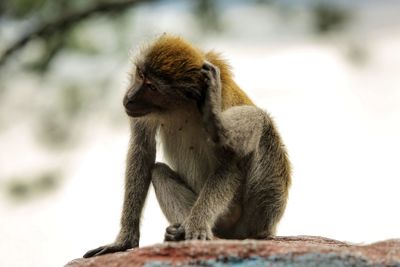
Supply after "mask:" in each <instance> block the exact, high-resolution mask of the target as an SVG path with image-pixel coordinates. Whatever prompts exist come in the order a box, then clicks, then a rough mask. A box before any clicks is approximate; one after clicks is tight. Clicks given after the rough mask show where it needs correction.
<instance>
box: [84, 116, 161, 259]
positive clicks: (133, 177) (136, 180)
mask: <svg viewBox="0 0 400 267" xmlns="http://www.w3.org/2000/svg"><path fill="white" fill-rule="evenodd" d="M155 130H156V129H155V125H150V124H149V123H148V122H147V123H145V122H144V121H141V120H134V119H131V140H130V145H129V151H128V156H127V162H126V173H125V195H124V204H123V209H122V216H121V229H120V232H119V234H118V236H117V239H116V241H115V242H114V243H112V244H109V245H106V246H101V247H98V248H96V249H93V250H90V251H88V252H87V253H86V254H85V255H84V256H83V257H84V258H88V257H92V256H98V255H102V254H107V253H112V252H117V251H124V250H127V249H129V248H134V247H137V246H139V237H140V233H139V222H140V216H141V213H142V208H143V205H144V201H145V199H146V195H147V192H148V189H149V186H150V181H151V169H152V168H153V166H154V163H155V156H156V142H155Z"/></svg>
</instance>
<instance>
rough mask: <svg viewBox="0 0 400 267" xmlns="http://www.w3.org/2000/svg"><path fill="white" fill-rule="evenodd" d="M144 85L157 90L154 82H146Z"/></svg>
mask: <svg viewBox="0 0 400 267" xmlns="http://www.w3.org/2000/svg"><path fill="white" fill-rule="evenodd" d="M146 85H147V88H149V89H150V90H152V91H156V90H157V88H156V86H155V85H154V84H152V83H147V84H146Z"/></svg>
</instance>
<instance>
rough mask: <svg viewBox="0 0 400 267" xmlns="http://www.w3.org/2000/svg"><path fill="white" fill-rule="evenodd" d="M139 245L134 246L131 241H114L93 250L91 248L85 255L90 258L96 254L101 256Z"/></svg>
mask: <svg viewBox="0 0 400 267" xmlns="http://www.w3.org/2000/svg"><path fill="white" fill-rule="evenodd" d="M133 247H137V246H132V245H131V244H129V243H113V244H110V245H106V246H101V247H98V248H95V249H92V250H89V251H88V252H86V253H85V255H83V257H84V258H90V257H94V256H100V255H104V254H108V253H114V252H119V251H125V250H127V249H130V248H133Z"/></svg>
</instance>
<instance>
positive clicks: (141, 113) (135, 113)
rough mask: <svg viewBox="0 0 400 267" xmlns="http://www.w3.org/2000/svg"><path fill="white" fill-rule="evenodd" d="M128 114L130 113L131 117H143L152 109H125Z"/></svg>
mask: <svg viewBox="0 0 400 267" xmlns="http://www.w3.org/2000/svg"><path fill="white" fill-rule="evenodd" d="M125 112H126V114H128V116H129V117H134V118H137V117H143V116H144V115H147V114H149V113H150V112H151V111H150V110H135V111H134V110H129V109H125Z"/></svg>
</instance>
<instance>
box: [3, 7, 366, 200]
mask: <svg viewBox="0 0 400 267" xmlns="http://www.w3.org/2000/svg"><path fill="white" fill-rule="evenodd" d="M172 2H174V1H173V0H164V1H157V0H137V1H134V0H86V1H81V0H57V1H53V0H2V1H0V39H1V40H2V42H0V71H2V70H7V69H9V72H8V73H10V74H11V76H7V75H5V76H3V78H0V102H1V101H2V103H3V104H4V103H6V102H7V103H10V102H12V100H11V101H9V100H8V99H7V97H6V96H7V91H9V90H21V91H23V90H24V88H23V87H21V88H10V87H7V86H5V84H6V82H5V81H6V80H7V79H8V78H9V77H12V76H14V78H16V79H18V78H19V76H18V75H19V74H20V73H24V72H29V74H30V75H34V76H36V77H38V78H39V79H38V80H40V82H39V83H42V84H44V85H45V84H46V83H48V82H49V80H51V79H52V78H53V77H52V74H49V73H51V71H52V69H53V68H56V67H57V66H56V64H59V62H58V63H57V59H58V58H59V57H62V56H63V55H64V56H65V55H66V54H67V57H69V58H70V57H71V56H72V57H73V56H78V57H80V58H82V62H86V63H87V62H92V64H93V65H95V64H96V63H95V62H96V61H95V58H96V57H97V56H101V55H104V54H107V53H108V54H109V56H110V57H113V58H115V57H118V55H119V54H121V55H123V57H124V59H125V57H126V54H127V51H128V50H129V49H130V48H131V46H132V43H131V42H132V40H131V38H129V36H130V35H131V34H132V28H134V27H137V28H140V27H141V26H142V25H131V22H132V17H133V16H135V14H136V13H135V12H130V13H129V16H125V15H124V14H128V12H129V11H130V10H132V9H134V8H135V7H137V6H138V5H139V4H142V3H144V4H149V5H151V4H157V3H162V4H165V3H167V4H168V3H172ZM181 2H182V3H184V4H186V5H188V7H189V8H190V9H192V10H191V13H192V14H194V15H195V18H196V19H197V20H198V23H199V26H200V27H199V28H200V29H202V31H204V32H210V33H214V34H215V33H218V34H221V33H223V31H224V28H223V26H224V25H223V24H222V23H221V21H220V18H221V14H223V12H224V11H225V9H226V7H227V6H229V5H230V4H238V5H252V4H255V5H259V6H260V7H265V6H267V7H269V8H270V9H273V10H276V13H277V14H278V15H280V16H282V19H283V20H285V19H286V20H288V19H289V16H292V14H293V12H296V9H295V7H292V6H291V5H290V4H285V3H284V2H285V1H283V2H280V1H276V0H250V1H243V2H240V1H233V2H232V3H230V2H228V1H217V0H196V1H190V2H189V1H187V2H185V1H181ZM120 3H122V4H125V5H126V6H123V7H122V8H121V5H119V4H120ZM294 6H295V5H294ZM306 7H307V8H308V11H309V14H310V15H311V17H312V18H313V25H311V28H310V32H315V33H316V34H318V35H319V36H325V35H327V33H331V32H338V31H341V30H343V29H345V28H346V25H347V24H348V23H349V21H350V17H351V13H350V12H349V11H348V10H345V9H343V8H339V7H337V6H335V5H334V2H333V1H331V2H326V1H325V2H321V1H318V2H317V4H316V5H306ZM1 22H7V23H1ZM4 25H6V26H4ZM7 25H8V26H7ZM10 25H11V26H10ZM3 27H12V29H13V31H12V35H8V36H7V38H3V36H2V34H3V33H4V32H8V33H10V32H11V31H4V28H3ZM99 29H100V30H99ZM105 30H106V31H108V32H111V34H110V36H111V37H110V38H107V40H105V39H104V38H99V36H100V37H103V36H102V35H103V34H106V33H105V32H104V31H105ZM3 40H4V41H3ZM104 41H107V42H106V43H104ZM6 51H8V52H6ZM363 52H364V50H363V49H362V48H361V47H359V46H353V47H352V49H351V50H349V51H348V57H349V58H351V59H352V60H355V61H357V62H361V61H363V60H364V59H365V54H364V53H363ZM4 55H6V57H4ZM21 55H22V56H21ZM3 58H5V59H6V60H2V59H3ZM64 59H65V57H64ZM88 59H89V60H88ZM85 60H86V61H85ZM8 63H10V64H8ZM75 64H76V63H75ZM79 64H80V63H79ZM110 69H112V68H110ZM1 74H2V73H1V72H0V75H1ZM3 74H4V73H3ZM93 77H94V78H95V79H92V78H93ZM90 79H92V80H90ZM88 81H89V82H88ZM11 84H12V83H11ZM51 84H52V85H54V86H52V88H51V90H52V92H51V93H49V92H45V91H46V90H45V89H42V88H40V87H41V86H36V87H35V88H38V89H37V90H38V92H37V94H36V95H38V96H42V97H46V98H47V99H45V100H46V101H42V102H40V103H44V105H43V106H38V105H37V104H35V103H34V101H35V99H36V98H35V99H33V100H32V99H29V98H23V99H22V100H23V101H25V102H24V104H23V106H27V107H28V108H26V110H33V109H35V110H34V111H33V112H34V115H33V116H26V117H29V118H34V120H35V122H34V127H33V134H34V136H35V137H36V139H37V141H38V143H39V144H41V145H42V147H43V149H46V151H47V152H49V153H60V152H61V151H63V150H67V149H73V148H74V147H76V146H75V145H76V144H79V141H80V137H81V136H82V133H81V131H82V128H83V126H84V125H85V124H86V123H88V122H89V121H90V120H93V117H94V116H99V114H101V112H100V111H101V110H104V109H105V108H107V101H108V99H110V98H111V95H112V94H113V92H112V90H113V88H110V83H109V78H108V77H102V76H100V75H98V74H97V73H96V72H91V73H88V74H85V75H81V77H80V78H75V79H72V80H68V81H67V82H66V81H65V79H64V80H60V81H59V82H57V83H54V82H53V83H51ZM47 85H48V84H47ZM43 87H44V88H48V87H49V86H43ZM39 90H42V91H43V92H39ZM21 94H22V95H23V92H22V93H21ZM11 95H12V94H11ZM18 101H20V99H18ZM118 104H119V102H118ZM0 108H1V106H0ZM110 110H112V111H116V110H117V109H115V108H114V109H112V108H111V109H110ZM108 113H110V112H108ZM115 113H116V112H115ZM90 114H95V115H92V116H90ZM109 117H110V121H111V122H112V123H115V122H117V121H119V119H120V118H121V117H118V116H116V115H115V114H111V115H109ZM4 118H5V116H3V114H0V130H4V129H6V128H7V125H6V123H4V121H5V120H4ZM95 119H97V118H95ZM8 121H11V123H13V120H8ZM113 125H114V124H113ZM62 171H63V170H57V171H54V170H52V169H51V170H49V171H45V172H43V173H42V174H39V175H36V176H34V177H31V175H30V174H27V175H26V177H22V176H19V177H15V178H13V179H11V180H10V182H9V183H7V185H6V187H5V188H6V193H7V194H6V195H7V196H9V197H10V198H11V199H13V200H18V201H21V200H29V199H34V198H35V197H37V196H41V195H44V194H43V193H46V192H50V191H51V190H54V189H56V188H58V185H59V182H60V179H61V175H60V173H61V172H62ZM27 173H29V170H27Z"/></svg>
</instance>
